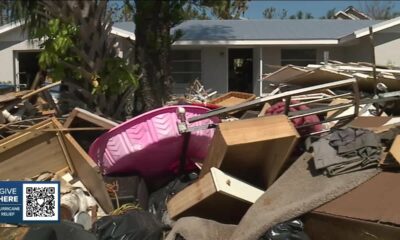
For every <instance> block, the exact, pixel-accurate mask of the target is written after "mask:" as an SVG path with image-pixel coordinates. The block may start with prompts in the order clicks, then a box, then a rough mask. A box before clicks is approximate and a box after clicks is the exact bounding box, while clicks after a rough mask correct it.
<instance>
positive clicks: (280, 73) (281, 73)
mask: <svg viewBox="0 0 400 240" xmlns="http://www.w3.org/2000/svg"><path fill="white" fill-rule="evenodd" d="M308 72H309V70H306V69H302V68H299V67H295V66H292V65H288V66H285V67H282V68H281V69H278V70H277V71H275V72H273V73H271V74H269V75H267V76H266V77H264V78H263V81H271V82H276V83H284V82H286V81H287V80H288V79H292V78H296V77H299V76H302V75H304V74H306V73H308Z"/></svg>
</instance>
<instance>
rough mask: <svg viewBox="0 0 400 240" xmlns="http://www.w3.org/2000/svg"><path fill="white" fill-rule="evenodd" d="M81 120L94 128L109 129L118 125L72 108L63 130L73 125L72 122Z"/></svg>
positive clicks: (82, 110)
mask: <svg viewBox="0 0 400 240" xmlns="http://www.w3.org/2000/svg"><path fill="white" fill-rule="evenodd" d="M77 119H82V120H85V121H87V122H90V123H93V124H94V125H96V126H99V127H103V128H105V129H111V128H113V127H115V126H117V125H118V123H116V122H113V121H111V120H109V119H107V118H103V117H100V116H98V115H96V114H93V113H91V112H89V111H87V110H85V109H82V108H74V109H73V110H72V111H71V113H70V114H69V116H68V118H67V120H65V123H64V128H69V127H71V126H72V125H73V123H74V121H76V120H77Z"/></svg>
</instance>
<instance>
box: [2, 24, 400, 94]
mask: <svg viewBox="0 0 400 240" xmlns="http://www.w3.org/2000/svg"><path fill="white" fill-rule="evenodd" d="M369 27H372V31H373V33H374V46H372V45H371V43H370V40H369ZM178 29H179V30H181V31H182V33H183V36H182V37H181V38H180V39H179V40H178V41H176V42H175V43H174V45H173V53H172V69H173V77H174V80H175V82H176V85H175V90H176V91H177V92H180V91H182V89H183V87H185V86H187V84H188V83H190V82H191V81H192V80H194V79H199V80H201V81H202V83H203V84H204V85H205V87H206V88H212V89H213V90H217V91H218V92H220V93H223V92H226V91H230V90H238V91H246V92H254V93H258V91H259V80H260V79H261V77H262V74H263V73H267V72H271V71H272V70H273V69H274V68H271V66H274V65H275V66H276V65H286V64H295V65H307V64H310V63H318V62H321V61H323V60H324V57H325V58H329V59H332V60H338V61H342V62H371V61H372V56H373V50H374V53H375V59H376V63H377V64H380V65H387V64H393V65H400V54H399V52H400V51H399V50H400V18H394V19H391V20H387V21H375V20H319V19H315V20H190V21H185V22H183V23H182V24H180V25H179V26H177V27H176V28H175V29H173V31H176V30H178ZM134 30H135V25H134V23H133V22H118V23H115V24H114V26H113V30H112V33H113V34H115V35H116V36H118V37H119V38H120V39H121V42H122V41H123V42H124V44H123V45H124V47H123V48H125V49H126V48H131V47H133V45H130V44H134V40H135V35H134ZM123 39H127V40H129V41H126V40H123ZM38 50H39V49H38V46H37V44H36V43H34V44H30V43H29V41H27V37H26V35H24V34H21V26H18V25H7V26H3V27H0V63H1V64H0V66H1V69H2V70H1V73H2V74H1V78H0V81H2V82H9V83H13V84H18V83H20V82H23V81H26V78H27V77H28V76H27V73H28V72H29V71H27V70H30V71H33V70H32V69H27V68H29V67H31V68H32V66H27V64H26V62H29V59H31V60H32V57H33V56H34V55H35V52H37V51H38ZM121 54H123V51H122V52H121ZM28 65H29V64H28ZM31 65H33V64H31ZM24 75H25V77H24Z"/></svg>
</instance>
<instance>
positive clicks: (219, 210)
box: [167, 168, 264, 223]
mask: <svg viewBox="0 0 400 240" xmlns="http://www.w3.org/2000/svg"><path fill="white" fill-rule="evenodd" d="M263 193H264V191H262V190H260V189H258V188H255V187H253V186H251V185H249V184H247V183H245V182H242V181H240V180H238V179H236V178H234V177H231V176H229V175H227V174H225V173H223V172H222V171H220V170H218V169H216V168H211V169H210V172H208V173H207V174H206V175H204V176H203V177H202V178H200V179H199V180H197V181H196V182H194V183H192V184H191V185H190V186H188V187H186V188H185V189H183V190H182V191H180V192H179V193H177V194H176V195H175V196H173V197H172V198H171V199H170V200H169V201H168V203H167V209H168V214H169V216H170V217H171V218H172V219H177V218H179V217H182V216H197V217H203V218H207V219H212V220H216V221H219V222H223V223H238V222H239V221H240V219H241V217H242V216H243V215H244V214H245V212H246V211H247V209H248V208H249V207H250V206H251V204H253V203H254V202H255V201H256V200H257V199H258V198H259V197H260V196H261V195H262V194H263Z"/></svg>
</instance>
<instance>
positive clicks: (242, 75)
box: [228, 48, 253, 93]
mask: <svg viewBox="0 0 400 240" xmlns="http://www.w3.org/2000/svg"><path fill="white" fill-rule="evenodd" d="M228 63H229V73H228V79H229V91H240V92H248V93H252V92H253V49H251V48H246V49H243V48H241V49H229V51H228Z"/></svg>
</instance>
